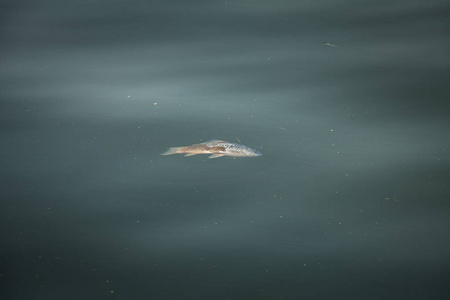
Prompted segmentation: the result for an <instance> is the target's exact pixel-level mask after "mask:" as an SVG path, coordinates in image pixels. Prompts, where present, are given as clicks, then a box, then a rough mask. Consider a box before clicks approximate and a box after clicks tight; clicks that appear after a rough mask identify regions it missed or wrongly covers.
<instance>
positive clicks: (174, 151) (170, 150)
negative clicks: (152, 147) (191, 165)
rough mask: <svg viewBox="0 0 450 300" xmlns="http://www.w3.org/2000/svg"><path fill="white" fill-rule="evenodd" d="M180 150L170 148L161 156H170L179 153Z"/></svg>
mask: <svg viewBox="0 0 450 300" xmlns="http://www.w3.org/2000/svg"><path fill="white" fill-rule="evenodd" d="M180 148H181V147H170V148H169V150H167V151H166V152H164V153H161V155H172V154H177V153H181V152H180Z"/></svg>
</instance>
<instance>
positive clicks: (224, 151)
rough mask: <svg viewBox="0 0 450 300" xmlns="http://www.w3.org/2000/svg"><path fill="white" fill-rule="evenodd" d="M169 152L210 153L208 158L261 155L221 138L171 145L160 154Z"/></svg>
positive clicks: (189, 154)
mask: <svg viewBox="0 0 450 300" xmlns="http://www.w3.org/2000/svg"><path fill="white" fill-rule="evenodd" d="M171 154H185V155H184V156H192V155H197V154H211V155H210V156H209V158H217V157H222V156H232V157H255V156H261V155H262V154H261V152H259V151H257V150H255V149H253V148H250V147H247V146H244V145H241V144H237V143H230V142H226V141H221V140H211V141H207V142H205V143H201V144H194V145H191V146H182V147H171V148H169V150H167V151H166V152H164V153H162V154H161V155H171Z"/></svg>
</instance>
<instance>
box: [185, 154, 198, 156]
mask: <svg viewBox="0 0 450 300" xmlns="http://www.w3.org/2000/svg"><path fill="white" fill-rule="evenodd" d="M197 154H198V153H187V154H185V155H184V156H192V155H197Z"/></svg>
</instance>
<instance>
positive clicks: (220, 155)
mask: <svg viewBox="0 0 450 300" xmlns="http://www.w3.org/2000/svg"><path fill="white" fill-rule="evenodd" d="M222 156H225V154H213V155H210V156H208V158H217V157H222Z"/></svg>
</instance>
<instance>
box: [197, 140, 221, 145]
mask: <svg viewBox="0 0 450 300" xmlns="http://www.w3.org/2000/svg"><path fill="white" fill-rule="evenodd" d="M212 143H225V141H222V140H209V141H206V142H204V143H202V144H212Z"/></svg>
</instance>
